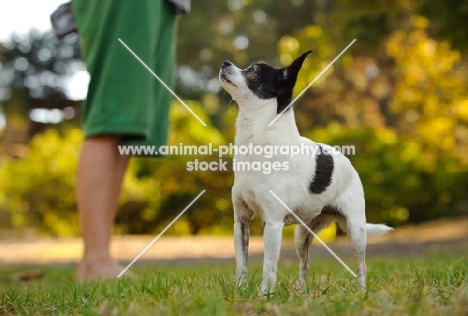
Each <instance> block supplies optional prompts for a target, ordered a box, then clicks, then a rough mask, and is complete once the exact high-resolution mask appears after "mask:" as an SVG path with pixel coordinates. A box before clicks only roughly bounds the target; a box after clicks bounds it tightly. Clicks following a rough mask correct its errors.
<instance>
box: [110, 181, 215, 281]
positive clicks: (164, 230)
mask: <svg viewBox="0 0 468 316" xmlns="http://www.w3.org/2000/svg"><path fill="white" fill-rule="evenodd" d="M205 192H206V190H203V191H201V193H200V194H198V196H197V197H196V198H195V199H194V200H193V201H192V202H190V204H189V205H187V207H186V208H184V210H183V211H182V212H180V214H179V215H177V217H176V218H174V219H173V220H172V222H170V223H169V225H167V226H166V228H164V229H163V231H162V232H160V233H159V235H158V236H156V237H155V238H154V239H153V241H152V242H150V243H149V245H148V246H146V247H145V249H143V250H142V251H141V252H140V253H139V254H138V256H136V258H135V259H133V261H132V262H130V264H129V265H128V266H127V267H126V268H125V269H123V270H122V272H120V274H119V275H118V276H117V278H120V277H121V276H122V275H123V274H124V273H125V272H126V271H127V270H128V268H130V267H131V266H132V265H133V264H134V263H135V262H136V261H137V260H138V259H139V258H140V257H141V256H142V255H143V254H144V253H145V252H146V251H147V250H148V249H149V248H150V247H151V246H152V245H153V244H154V243H155V242H156V241H157V240H158V239H159V237H161V236H162V234H164V233H165V232H166V230H168V229H169V227H171V226H172V224H174V223H175V222H176V221H177V220H178V219H179V217H181V216H182V215H183V214H184V213H185V211H187V210H188V209H189V207H190V206H192V204H193V203H195V201H196V200H198V198H199V197H200V196H202V194H203V193H205Z"/></svg>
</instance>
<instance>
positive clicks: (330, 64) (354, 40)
mask: <svg viewBox="0 0 468 316" xmlns="http://www.w3.org/2000/svg"><path fill="white" fill-rule="evenodd" d="M354 42H356V39H353V40H352V41H351V43H349V44H348V46H346V48H345V49H343V50H342V51H341V53H340V54H339V55H338V56H336V57H335V59H333V60H332V62H331V63H329V64H328V66H327V67H325V69H323V70H322V71H321V72H320V73H319V74H318V75H317V77H315V79H314V80H312V81H311V82H310V83H309V84H308V85H307V87H305V88H304V90H302V91H301V93H299V94H298V95H297V97H295V98H294V100H292V101H291V103H289V104H288V106H287V107H286V108H284V110H283V111H281V113H280V114H278V115H277V116H276V117H275V119H274V120H273V121H271V122H270V124H268V126H271V125H273V123H275V122H276V120H277V119H279V118H280V117H281V115H283V113H284V112H286V111H287V110H288V109H289V108H290V107H291V106H292V105H293V103H294V102H296V100H297V99H299V97H300V96H301V95H303V94H304V92H306V90H307V89H309V88H310V86H312V85H313V84H314V83H315V81H317V80H318V79H319V78H320V77H321V76H322V75H323V74H324V73H325V71H327V70H328V68H330V67H331V66H332V65H333V64H334V63H335V61H337V59H338V58H340V57H341V55H343V54H344V53H345V52H346V51H347V50H348V48H350V47H351V45H353V44H354Z"/></svg>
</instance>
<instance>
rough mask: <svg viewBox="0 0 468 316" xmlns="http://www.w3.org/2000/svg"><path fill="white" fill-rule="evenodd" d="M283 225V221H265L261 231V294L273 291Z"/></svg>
mask: <svg viewBox="0 0 468 316" xmlns="http://www.w3.org/2000/svg"><path fill="white" fill-rule="evenodd" d="M283 226H284V223H283V222H275V223H268V222H266V223H265V228H264V232H263V238H264V243H265V257H264V260H263V281H262V289H261V290H262V294H268V293H271V292H273V289H274V286H275V283H276V273H277V268H278V260H279V256H280V251H281V237H282V233H283Z"/></svg>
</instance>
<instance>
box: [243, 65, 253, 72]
mask: <svg viewBox="0 0 468 316" xmlns="http://www.w3.org/2000/svg"><path fill="white" fill-rule="evenodd" d="M253 70H254V66H253V65H250V66H249V67H247V68H246V69H245V71H247V72H250V71H253Z"/></svg>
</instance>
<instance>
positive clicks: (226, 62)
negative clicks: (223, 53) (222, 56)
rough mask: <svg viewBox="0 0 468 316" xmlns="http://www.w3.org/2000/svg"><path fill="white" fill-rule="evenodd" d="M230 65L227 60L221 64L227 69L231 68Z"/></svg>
mask: <svg viewBox="0 0 468 316" xmlns="http://www.w3.org/2000/svg"><path fill="white" fill-rule="evenodd" d="M231 65H232V63H231V62H230V61H229V60H226V61H224V63H223V67H228V66H231Z"/></svg>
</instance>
